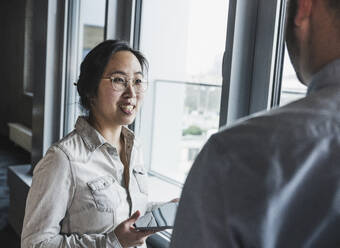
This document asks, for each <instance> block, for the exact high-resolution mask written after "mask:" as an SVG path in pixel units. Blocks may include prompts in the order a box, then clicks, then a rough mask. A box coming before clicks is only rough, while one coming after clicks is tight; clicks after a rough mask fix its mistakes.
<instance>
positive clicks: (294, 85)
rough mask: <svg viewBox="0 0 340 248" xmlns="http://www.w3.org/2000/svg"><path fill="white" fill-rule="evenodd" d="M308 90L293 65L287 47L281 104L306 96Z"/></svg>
mask: <svg viewBox="0 0 340 248" xmlns="http://www.w3.org/2000/svg"><path fill="white" fill-rule="evenodd" d="M306 91H307V87H306V86H305V85H304V84H302V83H301V82H300V81H299V80H298V78H297V76H296V73H295V71H294V68H293V65H292V63H291V61H290V59H289V55H288V52H287V49H285V60H284V66H283V74H282V85H281V97H280V105H285V104H287V103H289V102H292V101H295V100H298V99H300V98H302V97H304V96H305V95H306Z"/></svg>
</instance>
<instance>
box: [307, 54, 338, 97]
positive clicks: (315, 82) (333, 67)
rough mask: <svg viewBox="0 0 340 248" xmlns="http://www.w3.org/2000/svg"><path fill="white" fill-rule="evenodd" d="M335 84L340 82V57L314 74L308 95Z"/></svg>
mask: <svg viewBox="0 0 340 248" xmlns="http://www.w3.org/2000/svg"><path fill="white" fill-rule="evenodd" d="M334 84H340V59H337V60H335V61H333V62H331V63H329V64H328V65H326V66H325V67H323V68H322V69H321V71H319V72H318V73H316V74H315V75H314V76H313V78H312V81H311V83H310V84H309V86H308V91H307V95H309V94H311V93H314V92H316V91H319V90H321V89H323V88H327V87H329V86H332V85H334Z"/></svg>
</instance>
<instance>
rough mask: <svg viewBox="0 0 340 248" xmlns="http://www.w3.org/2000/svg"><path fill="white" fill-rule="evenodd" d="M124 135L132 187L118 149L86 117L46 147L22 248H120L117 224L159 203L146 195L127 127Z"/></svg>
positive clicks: (35, 175) (143, 174) (29, 201)
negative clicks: (115, 231) (151, 200)
mask: <svg viewBox="0 0 340 248" xmlns="http://www.w3.org/2000/svg"><path fill="white" fill-rule="evenodd" d="M122 134H123V136H124V139H125V149H126V151H127V161H129V176H130V180H129V187H128V189H127V187H125V183H124V182H125V181H124V179H123V174H124V173H123V171H124V166H123V164H122V162H121V160H120V158H119V156H118V154H117V150H116V149H115V148H114V147H113V146H111V145H110V144H109V143H108V142H106V140H105V139H104V138H103V137H102V135H101V134H100V133H99V132H97V131H96V130H95V129H94V128H93V127H92V126H90V125H89V124H88V122H87V120H86V119H85V118H83V117H80V118H79V119H78V120H77V123H76V127H75V130H74V131H73V132H71V133H70V134H69V135H67V136H66V137H65V138H63V139H62V140H60V141H59V142H57V143H56V144H54V145H53V146H52V147H51V148H50V149H49V150H48V151H47V153H46V155H45V156H44V157H43V158H42V159H41V161H40V162H39V163H38V164H37V166H36V167H35V169H34V173H33V181H32V185H31V188H30V191H29V194H28V198H27V202H26V212H25V219H24V225H23V231H22V237H21V246H22V248H28V247H30V248H32V247H49V248H50V247H51V248H52V247H60V248H61V247H77V248H78V247H87V248H94V247H114V248H119V247H121V245H120V243H119V242H118V239H117V237H116V236H115V234H114V232H113V230H114V228H115V227H116V226H117V225H118V224H119V223H121V222H122V221H124V220H125V219H127V218H128V217H129V216H130V215H131V214H132V213H133V212H135V211H136V210H139V211H140V212H141V214H142V215H143V214H144V213H145V212H147V211H151V210H152V209H153V208H155V207H157V206H158V204H156V203H148V200H147V197H148V189H147V173H146V170H145V168H144V164H143V160H142V156H141V155H142V154H141V149H140V145H139V144H138V143H137V142H136V140H135V138H134V134H133V133H132V132H131V131H130V130H128V129H127V128H125V127H123V129H122ZM143 247H145V245H143Z"/></svg>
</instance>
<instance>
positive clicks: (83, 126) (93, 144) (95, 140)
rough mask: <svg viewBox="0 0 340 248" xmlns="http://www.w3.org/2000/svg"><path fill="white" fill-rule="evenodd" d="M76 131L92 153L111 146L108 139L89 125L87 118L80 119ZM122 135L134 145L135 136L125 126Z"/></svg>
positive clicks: (81, 117)
mask: <svg viewBox="0 0 340 248" xmlns="http://www.w3.org/2000/svg"><path fill="white" fill-rule="evenodd" d="M75 129H76V132H77V133H78V134H79V135H80V136H81V137H82V139H83V141H84V142H85V144H86V146H87V147H88V148H89V150H90V151H91V152H93V151H94V150H96V149H97V148H98V147H100V146H102V145H104V144H109V143H108V142H107V141H106V139H105V138H104V137H103V136H102V135H101V134H100V133H99V132H98V131H97V130H96V129H95V128H93V127H92V126H91V125H90V124H89V122H88V121H87V118H86V117H85V116H80V117H78V119H77V122H76V125H75ZM122 134H123V136H124V138H125V139H126V140H127V142H129V143H130V144H133V140H134V137H135V136H134V134H133V132H132V131H131V130H129V129H128V128H127V127H124V126H123V127H122Z"/></svg>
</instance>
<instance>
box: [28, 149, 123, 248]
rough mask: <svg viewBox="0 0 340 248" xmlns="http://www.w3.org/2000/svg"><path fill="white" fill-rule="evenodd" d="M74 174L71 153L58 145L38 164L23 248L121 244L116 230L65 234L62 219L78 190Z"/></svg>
mask: <svg viewBox="0 0 340 248" xmlns="http://www.w3.org/2000/svg"><path fill="white" fill-rule="evenodd" d="M75 187H76V183H75V178H74V173H73V171H72V169H71V167H70V161H69V159H68V157H67V155H66V154H65V153H64V152H63V151H62V150H61V149H59V148H58V147H56V146H54V147H52V148H50V149H49V150H48V152H47V153H46V155H45V156H44V158H43V159H42V160H41V161H40V162H39V163H38V164H37V166H36V168H35V169H34V173H33V181H32V185H31V188H30V191H29V194H28V198H27V201H26V211H25V218H24V224H23V230H22V235H21V247H22V248H35V247H37V248H38V247H39V248H40V247H50V248H52V247H59V248H61V247H88V248H95V247H114V248H120V247H121V245H120V243H119V241H118V239H117V237H116V236H115V234H114V232H110V233H107V234H89V235H88V234H84V235H79V234H72V233H71V234H61V225H60V224H61V222H62V221H63V219H64V217H65V215H66V213H67V209H68V208H69V206H70V204H71V203H72V199H73V195H74V192H75Z"/></svg>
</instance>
